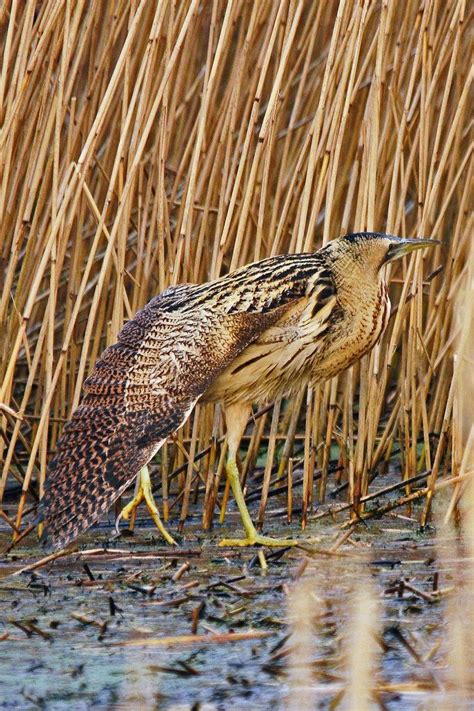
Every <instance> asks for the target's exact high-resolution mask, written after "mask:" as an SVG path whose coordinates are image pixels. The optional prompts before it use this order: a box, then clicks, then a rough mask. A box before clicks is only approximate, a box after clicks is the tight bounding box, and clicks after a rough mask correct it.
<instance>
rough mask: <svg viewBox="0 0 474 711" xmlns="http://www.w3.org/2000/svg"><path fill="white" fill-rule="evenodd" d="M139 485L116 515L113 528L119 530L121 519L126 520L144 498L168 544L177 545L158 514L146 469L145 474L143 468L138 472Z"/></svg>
mask: <svg viewBox="0 0 474 711" xmlns="http://www.w3.org/2000/svg"><path fill="white" fill-rule="evenodd" d="M140 477H141V479H140V487H139V489H138V492H137V493H136V494H135V496H134V497H133V499H132V500H131V501H130V502H129V503H128V504H127V505H126V506H125V507H124V508H123V509H122V510H121V512H120V513H119V515H118V516H117V521H116V522H115V529H116V531H117V533H118V532H119V523H120V521H121V519H125V521H127V520H128V519H129V517H130V515H131V514H132V513H133V511H134V510H135V509H136V508H137V506H139V504H141V502H142V501H143V500H145V503H146V506H147V509H148V511H149V512H150V516H151V517H152V519H153V521H154V523H155V526H156V527H157V529H158V530H159V532H160V533H161V535H162V536H163V538H164V539H165V541H166V542H167V543H169V544H170V546H176V545H178V544H177V543H176V541H175V540H174V538H173V537H172V536H171V535H170V534H169V533H168V531H167V530H166V528H165V527H164V525H163V522H162V520H161V518H160V514H159V511H158V508H157V506H156V504H155V500H154V498H153V493H152V490H151V482H150V476H149V474H148V470H147V472H146V474H144V470H143V469H142V471H141V473H140Z"/></svg>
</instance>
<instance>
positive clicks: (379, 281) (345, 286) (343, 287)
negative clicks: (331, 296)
mask: <svg viewBox="0 0 474 711" xmlns="http://www.w3.org/2000/svg"><path fill="white" fill-rule="evenodd" d="M384 271H385V270H380V269H377V270H375V269H372V268H371V267H370V266H369V267H368V266H367V265H363V264H358V263H354V262H352V263H351V264H350V266H349V265H348V268H347V269H341V270H340V271H338V273H337V274H336V275H335V280H336V286H337V296H338V301H339V303H340V305H341V306H342V307H343V309H344V310H345V311H346V313H357V312H358V310H359V309H360V306H361V304H363V303H367V302H368V303H370V302H375V301H377V299H378V297H379V294H380V293H381V291H382V290H383V289H384V288H385V286H386V282H385V274H384Z"/></svg>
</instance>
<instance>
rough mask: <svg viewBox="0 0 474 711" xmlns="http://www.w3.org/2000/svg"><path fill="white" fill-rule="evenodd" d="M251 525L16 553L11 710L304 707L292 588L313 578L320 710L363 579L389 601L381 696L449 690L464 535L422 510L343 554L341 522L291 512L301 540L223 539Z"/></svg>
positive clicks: (7, 603)
mask: <svg viewBox="0 0 474 711" xmlns="http://www.w3.org/2000/svg"><path fill="white" fill-rule="evenodd" d="M237 527H238V523H237V520H236V519H235V518H234V516H230V517H229V518H228V521H227V526H226V527H225V528H224V527H216V530H215V531H214V532H213V533H211V534H203V533H202V532H200V531H198V530H197V529H198V526H197V525H196V526H195V529H196V530H193V527H192V526H188V527H187V528H186V532H185V536H183V538H182V540H181V544H180V547H179V548H176V549H172V548H163V547H162V546H161V544H160V542H159V540H157V539H155V534H154V531H153V530H152V529H149V528H139V529H138V530H137V531H136V534H135V536H134V537H133V538H125V537H121V538H120V539H116V540H110V538H109V540H108V541H107V537H108V535H110V530H109V531H107V530H106V529H104V528H102V529H100V530H99V531H96V532H94V533H92V534H88V535H87V536H85V537H82V538H81V540H80V544H81V546H80V550H79V551H78V552H77V553H73V554H70V555H67V556H65V557H62V558H58V559H57V560H55V561H53V562H50V563H47V564H44V565H42V566H40V567H38V568H36V569H31V568H30V569H29V570H26V571H24V572H20V571H21V570H22V569H23V568H24V567H25V566H31V565H32V564H34V563H35V561H37V560H39V558H41V557H42V556H44V554H43V553H42V552H41V551H40V550H39V548H37V547H36V548H35V547H31V548H26V547H23V548H18V550H14V551H12V552H11V553H10V554H9V555H8V556H7V557H4V558H3V561H2V563H1V566H0V575H1V577H2V579H1V580H0V607H1V619H0V640H2V641H0V685H1V686H0V688H1V692H0V694H1V701H0V708H8V709H10V708H11V709H51V710H53V709H54V710H55V711H56V710H57V711H59V710H63V709H77V710H80V709H155V708H157V709H158V708H159V709H161V708H163V709H193V710H196V711H197V709H202V710H204V709H206V710H210V709H229V708H232V709H268V708H270V707H273V708H275V709H286V708H290V706H291V702H292V701H294V699H292V697H291V694H292V693H294V691H293V690H290V688H289V677H288V664H289V663H290V664H293V665H294V664H295V659H296V663H298V654H299V653H300V650H295V649H294V645H293V644H292V627H291V624H290V618H291V614H289V610H288V599H291V591H292V590H294V589H295V588H297V587H298V586H304V589H305V590H306V591H309V592H308V594H309V595H310V596H313V598H314V599H313V603H314V604H313V606H314V609H315V621H314V625H313V646H312V652H311V654H312V659H311V664H310V667H308V672H307V674H308V680H307V686H308V688H309V689H310V691H311V694H312V698H314V708H324V709H328V708H336V707H337V705H338V702H339V701H340V700H341V697H342V690H343V689H344V686H345V682H346V674H347V672H346V671H345V663H344V654H343V647H344V635H345V633H346V630H347V625H348V622H349V621H350V619H349V618H350V609H351V606H350V601H351V595H352V592H353V590H354V587H356V586H357V584H358V582H359V581H360V580H362V579H367V580H369V581H370V583H371V585H372V587H373V589H374V591H375V594H376V597H377V598H378V601H379V606H380V609H381V610H382V620H381V623H380V635H379V637H378V640H377V647H378V650H379V651H378V653H379V671H378V674H377V678H376V680H374V685H375V686H376V688H377V695H376V701H375V702H374V704H375V705H374V708H386V709H394V710H395V709H427V708H429V706H431V705H432V704H433V702H434V701H435V700H436V699H440V698H441V696H443V694H446V693H448V692H446V691H445V689H446V678H445V677H446V675H445V667H446V646H445V644H446V624H447V623H446V607H447V604H448V600H449V596H450V594H452V591H453V587H454V580H455V578H456V571H457V570H458V569H459V563H460V560H461V561H462V554H459V551H457V552H456V554H453V551H454V550H456V547H455V545H454V544H452V543H451V542H450V543H449V544H448V543H446V545H445V544H444V543H443V541H438V542H437V545H436V546H435V541H434V538H433V534H432V533H424V534H420V533H419V532H418V530H417V524H416V523H415V522H413V521H410V520H409V519H406V518H396V517H390V516H388V517H385V518H384V519H382V520H381V521H378V522H377V521H371V522H370V523H368V524H366V525H364V526H363V528H362V529H361V530H360V531H356V532H355V533H354V534H353V535H352V536H351V538H350V539H348V540H347V541H346V542H345V543H344V544H343V545H341V546H339V547H338V548H337V550H333V551H332V552H331V548H332V547H333V546H334V540H335V536H336V537H337V534H338V532H339V534H340V529H338V527H337V526H336V525H335V524H333V523H328V522H315V523H312V524H310V526H309V527H308V529H307V530H306V531H305V533H304V534H303V535H301V531H299V530H298V528H297V526H296V525H295V526H292V527H291V528H288V527H287V526H284V525H283V524H282V523H281V522H280V523H278V524H274V528H275V530H278V533H279V535H282V530H283V532H284V535H288V536H289V535H299V537H300V539H301V541H302V547H301V548H296V549H284V550H282V551H273V552H271V551H269V549H266V550H265V551H264V554H265V560H263V559H262V558H259V557H258V555H257V554H256V553H255V551H251V550H239V549H222V548H218V547H217V545H216V544H217V541H218V540H219V538H221V537H222V536H223V535H235V531H236V529H237ZM217 529H218V530H217ZM171 530H173V527H172V526H171ZM266 532H268V533H272V526H267V528H266ZM0 543H1V545H2V548H4V547H5V546H6V544H7V537H6V535H4V536H3V538H2V540H1V541H0ZM32 543H34V541H32ZM30 545H31V544H30ZM104 545H106V548H104ZM460 555H461V558H459V556H460ZM262 564H263V565H264V566H265V564H266V565H267V568H266V569H265V567H263V568H262ZM12 574H13V575H12ZM288 595H290V597H288ZM444 698H445V700H446V698H448V697H446V696H445V697H444ZM343 705H344V704H343V700H342V705H341V708H342V707H343ZM296 707H297V706H293V708H296ZM438 707H439V708H442V707H443V706H438ZM455 707H456V708H461V706H455Z"/></svg>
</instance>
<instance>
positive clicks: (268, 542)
mask: <svg viewBox="0 0 474 711" xmlns="http://www.w3.org/2000/svg"><path fill="white" fill-rule="evenodd" d="M297 545H298V541H296V540H295V539H294V538H272V537H271V536H261V535H260V534H257V535H255V536H251V537H247V538H224V539H223V540H222V541H220V542H219V546H221V547H224V546H226V547H232V546H240V547H243V546H269V547H270V548H286V546H297Z"/></svg>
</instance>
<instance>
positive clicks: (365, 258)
mask: <svg viewBox="0 0 474 711" xmlns="http://www.w3.org/2000/svg"><path fill="white" fill-rule="evenodd" d="M437 244H440V242H439V241H438V240H434V239H422V238H416V239H408V238H405V237H395V236H394V235H386V234H383V233H382V232H357V233H355V234H350V235H346V236H345V237H340V238H339V239H335V240H333V241H332V242H330V243H329V244H328V245H326V247H325V250H327V253H328V257H329V259H330V260H331V262H332V264H333V268H334V269H335V271H336V272H337V271H339V270H338V269H337V265H340V269H341V271H342V272H346V273H347V272H349V273H352V274H354V273H357V272H359V271H360V272H361V273H362V275H364V274H366V275H367V278H370V277H371V276H375V275H377V274H378V273H379V272H380V269H381V268H382V267H383V266H384V265H385V264H387V263H388V262H392V261H393V260H395V259H398V258H399V257H403V256H405V255H406V254H410V252H413V251H414V250H415V249H423V248H424V247H433V246H435V245H437Z"/></svg>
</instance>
